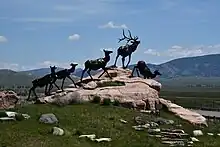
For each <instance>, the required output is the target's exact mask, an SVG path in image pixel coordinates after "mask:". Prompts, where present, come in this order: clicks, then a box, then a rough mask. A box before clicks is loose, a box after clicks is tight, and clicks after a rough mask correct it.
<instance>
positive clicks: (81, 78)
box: [80, 68, 87, 82]
mask: <svg viewBox="0 0 220 147" xmlns="http://www.w3.org/2000/svg"><path fill="white" fill-rule="evenodd" d="M86 70H87V68H85V69H84V70H83V71H82V75H81V78H80V82H82V78H83V75H84V73H85V72H86Z"/></svg>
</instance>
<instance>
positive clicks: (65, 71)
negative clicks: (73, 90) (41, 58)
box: [48, 63, 78, 94]
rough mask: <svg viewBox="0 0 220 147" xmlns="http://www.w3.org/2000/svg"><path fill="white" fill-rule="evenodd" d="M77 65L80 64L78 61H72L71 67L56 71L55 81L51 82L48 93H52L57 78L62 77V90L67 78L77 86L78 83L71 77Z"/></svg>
mask: <svg viewBox="0 0 220 147" xmlns="http://www.w3.org/2000/svg"><path fill="white" fill-rule="evenodd" d="M77 65H78V64H77V63H71V64H70V66H71V68H70V69H63V70H60V71H58V72H56V73H55V75H56V76H55V77H54V78H53V81H52V82H51V83H50V86H49V91H48V94H50V91H51V89H52V88H53V84H56V80H57V79H62V85H61V90H62V91H63V85H64V81H65V79H66V78H68V79H70V80H71V81H72V82H73V84H74V85H75V87H76V83H75V82H74V80H73V79H72V78H71V77H70V74H71V73H73V72H74V71H75V69H76V66H77Z"/></svg>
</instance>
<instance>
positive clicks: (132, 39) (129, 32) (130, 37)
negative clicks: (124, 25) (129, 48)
mask: <svg viewBox="0 0 220 147" xmlns="http://www.w3.org/2000/svg"><path fill="white" fill-rule="evenodd" d="M128 33H129V36H130V39H131V40H134V38H132V36H131V31H130V30H128Z"/></svg>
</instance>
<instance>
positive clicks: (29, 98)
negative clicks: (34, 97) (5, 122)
mask: <svg viewBox="0 0 220 147" xmlns="http://www.w3.org/2000/svg"><path fill="white" fill-rule="evenodd" d="M32 90H33V87H31V88H30V90H29V94H28V98H27V101H29V99H30V96H31V91H32Z"/></svg>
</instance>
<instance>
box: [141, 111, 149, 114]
mask: <svg viewBox="0 0 220 147" xmlns="http://www.w3.org/2000/svg"><path fill="white" fill-rule="evenodd" d="M140 112H141V113H147V114H150V113H151V110H140Z"/></svg>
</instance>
